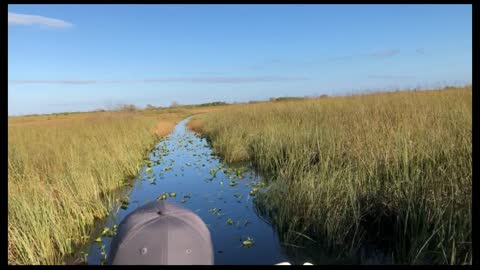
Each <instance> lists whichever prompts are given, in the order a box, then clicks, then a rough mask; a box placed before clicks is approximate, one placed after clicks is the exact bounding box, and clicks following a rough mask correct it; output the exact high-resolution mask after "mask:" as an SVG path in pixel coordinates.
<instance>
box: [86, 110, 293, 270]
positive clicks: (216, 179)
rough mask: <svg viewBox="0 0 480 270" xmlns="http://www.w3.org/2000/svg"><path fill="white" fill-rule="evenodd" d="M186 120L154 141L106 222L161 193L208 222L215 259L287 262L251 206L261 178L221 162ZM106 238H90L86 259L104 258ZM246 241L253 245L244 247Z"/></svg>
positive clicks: (90, 261) (117, 219)
mask: <svg viewBox="0 0 480 270" xmlns="http://www.w3.org/2000/svg"><path fill="white" fill-rule="evenodd" d="M188 120H189V118H187V119H185V120H183V121H181V122H180V123H179V124H178V125H177V126H176V127H175V129H174V131H173V132H172V133H171V134H170V135H169V136H168V137H166V138H164V139H163V140H162V141H161V142H159V143H158V144H157V145H156V147H155V149H154V150H153V151H152V152H151V153H150V161H151V165H150V166H145V167H144V168H143V169H142V171H141V173H140V175H139V177H138V179H137V180H136V181H135V183H134V186H133V188H132V190H131V193H130V195H129V196H128V200H126V201H124V202H123V204H122V207H117V208H116V209H114V211H112V213H111V214H110V216H109V217H108V218H107V220H106V226H105V227H108V228H110V229H111V230H113V227H114V225H118V224H120V222H121V221H122V220H123V218H124V217H125V216H126V215H128V214H129V213H130V212H132V211H133V210H135V209H136V208H137V207H139V206H141V205H143V204H145V203H146V202H148V201H152V200H156V199H157V198H158V197H159V196H162V194H163V193H166V199H167V200H169V201H173V202H175V203H178V204H180V205H183V206H184V207H187V208H189V209H191V210H193V211H194V212H196V213H197V214H198V215H199V216H200V217H201V218H202V219H203V221H204V222H205V223H206V224H207V226H208V228H209V230H210V233H211V236H212V241H213V247H214V252H215V264H269V265H272V264H275V263H279V262H283V261H289V259H288V258H287V256H286V255H285V253H284V249H283V246H282V245H281V243H280V242H279V239H278V237H277V235H276V233H275V232H274V230H273V229H272V227H271V226H270V225H269V224H268V223H267V222H265V221H264V220H263V219H262V218H261V217H260V216H259V215H258V214H257V213H256V211H255V207H254V205H253V199H254V197H255V191H256V190H257V189H258V192H261V191H262V179H261V177H260V176H259V175H257V174H256V173H255V171H254V170H252V169H247V168H245V167H230V166H228V165H226V164H223V163H222V162H221V160H220V158H219V157H218V156H215V155H213V154H212V150H211V148H210V147H209V145H208V143H207V141H206V140H205V139H203V138H200V137H199V136H197V135H195V134H194V133H192V132H191V131H189V130H187V129H186V127H185V124H186V123H187V122H188ZM252 190H253V192H252ZM173 193H175V194H173ZM170 195H172V196H170ZM164 197H165V196H164ZM106 235H108V234H106ZM97 240H98V241H99V240H100V239H97ZM111 240H112V238H111V237H108V236H104V237H101V241H100V242H93V244H92V245H91V246H90V249H89V251H88V257H87V261H88V264H101V263H102V260H105V256H106V255H105V254H108V251H109V248H110V242H111ZM246 240H248V241H249V242H250V243H252V245H251V246H245V245H244V241H246Z"/></svg>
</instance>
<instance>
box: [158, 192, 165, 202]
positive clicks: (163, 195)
mask: <svg viewBox="0 0 480 270" xmlns="http://www.w3.org/2000/svg"><path fill="white" fill-rule="evenodd" d="M166 199H167V193H165V192H163V193H162V194H161V195H160V196H158V197H157V201H163V200H166Z"/></svg>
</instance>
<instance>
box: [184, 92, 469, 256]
mask: <svg viewBox="0 0 480 270" xmlns="http://www.w3.org/2000/svg"><path fill="white" fill-rule="evenodd" d="M190 126H191V127H192V128H193V129H194V130H195V131H197V132H200V133H202V134H203V135H204V136H206V137H208V139H209V140H210V141H211V142H212V145H213V148H214V151H215V152H216V153H217V154H220V155H222V156H223V157H224V158H225V159H226V160H227V161H229V162H235V161H243V160H250V161H251V162H252V164H253V165H254V166H256V168H257V169H258V170H259V171H260V172H262V173H263V174H265V175H267V176H268V177H267V178H268V179H267V180H269V189H268V191H267V192H266V193H264V194H260V195H259V196H258V200H257V204H258V205H259V207H260V208H261V209H262V210H261V211H262V212H263V213H264V214H265V215H266V216H268V217H269V218H270V219H271V220H272V221H273V223H274V224H275V226H276V227H277V229H278V230H279V231H280V232H282V236H281V237H282V239H287V240H292V239H293V240H295V239H299V238H306V237H302V236H299V234H301V235H304V236H307V237H308V238H310V239H312V240H313V239H315V241H316V242H322V243H323V244H325V245H327V246H328V247H331V248H333V249H335V250H337V251H338V250H339V251H340V252H341V253H342V254H347V255H348V254H350V255H351V254H356V252H358V251H359V249H360V247H362V246H364V245H366V244H372V245H376V246H380V247H384V248H385V250H388V254H391V255H389V256H391V257H392V259H393V262H394V263H411V264H416V263H439V264H471V262H472V244H471V207H472V205H471V198H472V197H471V195H472V88H471V87H465V88H449V89H442V90H431V91H401V92H393V93H376V94H368V95H356V96H348V97H328V98H321V99H312V100H298V101H297V100H292V101H277V102H271V103H261V104H245V105H240V106H235V107H231V108H229V109H227V110H224V111H221V112H211V113H208V114H204V115H201V116H196V117H195V118H194V120H193V121H192V124H190Z"/></svg>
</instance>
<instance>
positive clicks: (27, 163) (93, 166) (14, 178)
mask: <svg viewBox="0 0 480 270" xmlns="http://www.w3.org/2000/svg"><path fill="white" fill-rule="evenodd" d="M218 109H219V108H201V109H197V108H189V109H182V108H175V109H162V110H154V111H139V112H132V113H126V112H97V113H74V114H69V115H58V116H54V115H53V116H52V115H43V116H28V117H12V118H9V123H8V263H9V264H63V263H65V262H66V261H65V260H66V258H68V257H69V256H70V255H71V254H73V253H74V252H76V251H77V250H76V249H77V248H78V247H80V246H82V245H84V244H85V243H86V242H87V240H88V238H89V237H90V235H91V233H92V229H93V228H92V225H93V224H94V221H95V220H97V219H102V218H103V217H105V216H106V215H107V213H108V212H109V211H110V210H111V209H112V207H113V205H114V203H115V200H116V199H117V198H116V196H118V192H117V190H118V189H119V188H121V187H124V186H125V185H126V184H127V182H128V180H129V179H131V178H133V177H135V176H136V175H137V174H138V172H139V170H140V168H141V167H142V160H143V158H144V157H146V155H147V151H148V150H149V149H151V148H152V147H153V146H154V144H155V143H156V141H157V140H158V138H159V137H162V136H165V135H167V134H169V133H170V132H171V131H172V129H173V128H174V126H175V125H176V123H178V122H179V121H180V120H181V119H183V118H185V117H187V116H189V115H191V114H195V113H198V112H205V111H208V110H218Z"/></svg>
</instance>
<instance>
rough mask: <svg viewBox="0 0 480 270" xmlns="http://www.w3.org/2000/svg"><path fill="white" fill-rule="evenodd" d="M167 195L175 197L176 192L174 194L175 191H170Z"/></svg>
mask: <svg viewBox="0 0 480 270" xmlns="http://www.w3.org/2000/svg"><path fill="white" fill-rule="evenodd" d="M168 196H170V197H172V198H173V197H176V196H177V194H176V193H175V192H170V193H169V194H168Z"/></svg>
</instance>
